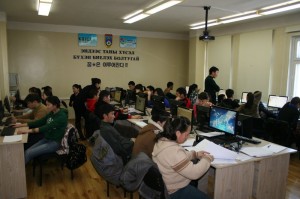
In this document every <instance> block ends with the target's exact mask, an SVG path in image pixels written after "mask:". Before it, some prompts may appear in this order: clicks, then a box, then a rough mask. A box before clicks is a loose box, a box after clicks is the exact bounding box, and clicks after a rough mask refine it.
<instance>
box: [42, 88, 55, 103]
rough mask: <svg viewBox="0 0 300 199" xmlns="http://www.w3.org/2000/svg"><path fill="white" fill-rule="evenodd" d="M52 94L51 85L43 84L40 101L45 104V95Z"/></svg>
mask: <svg viewBox="0 0 300 199" xmlns="http://www.w3.org/2000/svg"><path fill="white" fill-rule="evenodd" d="M50 96H53V93H52V87H51V86H44V87H43V88H42V103H43V104H45V105H46V99H47V97H50Z"/></svg>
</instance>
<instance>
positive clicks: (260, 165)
mask: <svg viewBox="0 0 300 199" xmlns="http://www.w3.org/2000/svg"><path fill="white" fill-rule="evenodd" d="M255 139H257V138H255ZM261 141H262V142H261V144H258V145H253V144H248V146H253V147H260V146H264V145H266V144H268V143H269V142H267V141H264V140H261ZM295 152H296V150H294V149H290V148H287V149H285V150H284V151H282V152H280V153H277V154H274V155H273V156H267V157H262V158H253V159H251V160H248V161H244V162H237V163H236V164H228V165H215V164H212V166H211V168H210V173H212V172H214V182H215V183H214V198H215V199H227V198H228V199H251V198H256V199H267V198H272V199H284V198H285V193H286V181H287V175H288V169H289V160H290V153H295ZM204 179H205V180H206V178H204ZM207 183H208V182H207ZM201 190H203V189H201Z"/></svg>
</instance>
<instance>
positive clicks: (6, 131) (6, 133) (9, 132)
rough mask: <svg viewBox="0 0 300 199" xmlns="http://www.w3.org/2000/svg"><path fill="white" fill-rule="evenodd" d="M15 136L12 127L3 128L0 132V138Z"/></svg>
mask: <svg viewBox="0 0 300 199" xmlns="http://www.w3.org/2000/svg"><path fill="white" fill-rule="evenodd" d="M14 134H15V128H13V127H4V128H3V129H2V131H1V132H0V135H1V136H9V135H14Z"/></svg>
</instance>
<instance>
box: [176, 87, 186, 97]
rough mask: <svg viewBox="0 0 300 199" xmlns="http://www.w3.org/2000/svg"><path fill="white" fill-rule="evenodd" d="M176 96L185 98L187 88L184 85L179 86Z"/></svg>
mask: <svg viewBox="0 0 300 199" xmlns="http://www.w3.org/2000/svg"><path fill="white" fill-rule="evenodd" d="M176 97H178V98H180V99H184V98H186V90H185V88H183V87H179V88H177V90H176Z"/></svg>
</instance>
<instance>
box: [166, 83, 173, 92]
mask: <svg viewBox="0 0 300 199" xmlns="http://www.w3.org/2000/svg"><path fill="white" fill-rule="evenodd" d="M173 86H174V83H173V82H168V83H167V88H169V89H170V90H173Z"/></svg>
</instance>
